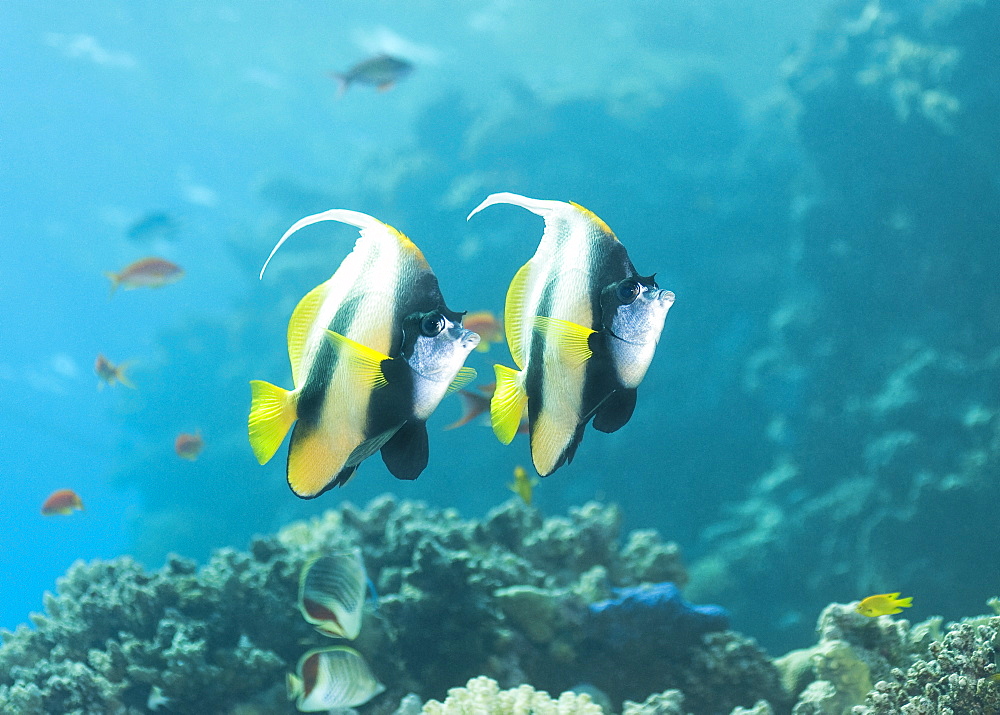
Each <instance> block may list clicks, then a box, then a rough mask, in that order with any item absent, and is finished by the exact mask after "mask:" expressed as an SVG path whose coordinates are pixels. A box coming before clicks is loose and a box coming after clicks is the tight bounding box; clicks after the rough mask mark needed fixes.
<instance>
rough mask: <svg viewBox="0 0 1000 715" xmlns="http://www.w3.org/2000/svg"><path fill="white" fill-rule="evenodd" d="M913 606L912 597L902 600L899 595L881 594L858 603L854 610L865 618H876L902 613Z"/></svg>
mask: <svg viewBox="0 0 1000 715" xmlns="http://www.w3.org/2000/svg"><path fill="white" fill-rule="evenodd" d="M912 605H913V597H912V596H907V597H906V598H900V597H899V594H898V593H881V594H878V595H876V596H868V598H863V599H861V602H860V603H858V605H857V606H856V607H855V609H854V610H856V611H857V612H858V613H860V614H861V615H863V616H868V617H869V618H875V617H876V616H888V615H891V614H893V613H902V612H903V609H904V608H909V607H910V606H912Z"/></svg>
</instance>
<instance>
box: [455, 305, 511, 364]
mask: <svg viewBox="0 0 1000 715" xmlns="http://www.w3.org/2000/svg"><path fill="white" fill-rule="evenodd" d="M462 327H464V328H465V329H466V330H471V331H472V332H474V333H479V337H480V341H479V345H477V346H476V350H478V351H479V352H481V353H485V352H487V351H488V350H489V349H490V344H491V343H502V342H503V326H502V325H501V324H500V320H499V319H498V318H497V317H496V316H495V315H494V314H493V313H491V312H490V311H488V310H480V311H479V312H476V313H469V314H468V315H466V316H465V317H464V318H463V319H462Z"/></svg>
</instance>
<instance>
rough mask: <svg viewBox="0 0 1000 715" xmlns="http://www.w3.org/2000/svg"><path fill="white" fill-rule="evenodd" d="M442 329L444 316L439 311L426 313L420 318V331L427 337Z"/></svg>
mask: <svg viewBox="0 0 1000 715" xmlns="http://www.w3.org/2000/svg"><path fill="white" fill-rule="evenodd" d="M442 330H444V316H443V315H441V314H440V313H437V312H435V313H428V314H427V315H425V316H424V317H423V318H421V319H420V332H421V334H423V335H424V336H426V337H428V338H433V337H436V336H437V335H439V334H440V333H441V331H442Z"/></svg>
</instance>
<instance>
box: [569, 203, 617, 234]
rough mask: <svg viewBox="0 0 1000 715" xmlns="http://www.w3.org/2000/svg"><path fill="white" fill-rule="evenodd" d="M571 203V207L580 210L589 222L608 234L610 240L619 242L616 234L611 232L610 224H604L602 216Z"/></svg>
mask: <svg viewBox="0 0 1000 715" xmlns="http://www.w3.org/2000/svg"><path fill="white" fill-rule="evenodd" d="M569 203H570V205H571V206H574V207H575V208H577V209H579V210H580V213H582V214H583V215H584V216H585V217H586V218H587V220H588V221H590V222H591V223H593V224H594V225H595V226H597V228H599V229H600V230H601V231H603V232H604V233H606V234H608V236H609V237H610V238H613V239H615V241H618V237H617V236H616V235H615V232H614V231H612V230H611V227H610V226H608V224H606V223H604V219H602V218H601V217H600V216H598V215H597V214H595V213H594V212H593V211H591V210H590V209H588V208H586V207H584V206H581V205H580V204H578V203H576V202H575V201H570V202H569Z"/></svg>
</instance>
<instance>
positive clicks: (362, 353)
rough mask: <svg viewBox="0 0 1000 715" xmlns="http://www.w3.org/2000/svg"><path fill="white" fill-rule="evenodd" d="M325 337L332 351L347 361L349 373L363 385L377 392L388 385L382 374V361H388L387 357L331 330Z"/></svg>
mask: <svg viewBox="0 0 1000 715" xmlns="http://www.w3.org/2000/svg"><path fill="white" fill-rule="evenodd" d="M326 336H327V337H328V338H329V339H330V343H331V344H332V345H333V348H334V350H336V351H337V352H338V353H339V354H340V355H341V356H342V357H343V358H345V359H347V360H348V362H349V364H350V366H351V371H352V372H353V373H354V374H355V375H357V376H358V377H359V378H361V381H362V382H363V383H364V385H366V386H367V387H368V388H370V389H372V390H377V389H378V388H380V387H385V386H386V385H387V384H389V383H388V382H387V381H386V379H385V374H384V373H383V372H382V361H383V360H388V359H389V356H388V355H383V354H382V353H380V352H379V351H378V350H372V349H371V348H370V347H367V346H365V345H362V344H361V343H358V342H355V341H354V340H351V339H350V338H348V337H346V336H344V335H341V334H340V333H335V332H333V331H332V330H327V331H326Z"/></svg>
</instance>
